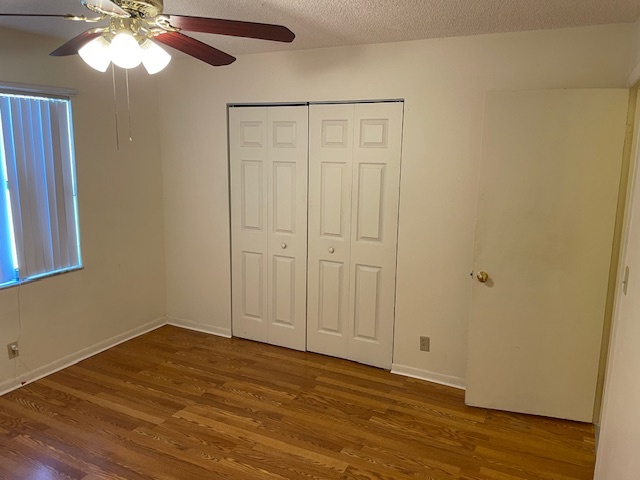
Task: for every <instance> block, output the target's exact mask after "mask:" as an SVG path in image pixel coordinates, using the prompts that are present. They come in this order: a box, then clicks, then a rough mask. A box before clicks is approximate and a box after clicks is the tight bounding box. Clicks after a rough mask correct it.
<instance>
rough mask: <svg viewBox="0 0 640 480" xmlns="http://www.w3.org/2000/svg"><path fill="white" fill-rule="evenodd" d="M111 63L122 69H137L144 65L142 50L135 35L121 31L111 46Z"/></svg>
mask: <svg viewBox="0 0 640 480" xmlns="http://www.w3.org/2000/svg"><path fill="white" fill-rule="evenodd" d="M109 53H110V54H111V61H112V62H113V63H114V64H116V65H117V66H118V67H120V68H127V69H128V68H135V67H137V66H138V65H140V63H142V50H141V49H140V45H138V41H137V40H136V39H135V37H134V36H133V33H131V32H129V31H128V30H121V31H120V32H118V33H117V34H116V36H115V37H113V40H111V45H110V46H109Z"/></svg>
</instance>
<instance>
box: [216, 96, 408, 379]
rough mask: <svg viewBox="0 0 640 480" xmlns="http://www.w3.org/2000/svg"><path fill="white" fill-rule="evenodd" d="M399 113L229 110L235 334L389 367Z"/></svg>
mask: <svg viewBox="0 0 640 480" xmlns="http://www.w3.org/2000/svg"><path fill="white" fill-rule="evenodd" d="M402 112H403V104H402V103H400V102H387V103H368V104H365V103H363V104H323V105H310V106H309V107H307V106H293V107H275V106H274V107H237V108H231V109H230V113H229V133H230V136H229V140H230V155H231V158H230V164H231V170H230V171H231V219H232V220H231V223H232V297H233V299H232V309H233V312H232V326H233V334H234V335H236V336H239V337H243V338H249V339H252V340H259V341H263V342H267V343H271V344H275V345H281V346H286V347H289V348H295V349H299V350H309V351H313V352H318V353H324V354H327V355H332V356H336V357H341V358H346V359H350V360H355V361H358V362H361V363H365V364H369V365H374V366H378V367H383V368H389V367H390V366H391V357H392V348H393V323H394V306H395V272H396V238H397V225H398V194H399V181H400V157H401V139H402V115H403V113H402ZM307 121H308V125H307ZM307 184H308V193H307ZM307 211H308V221H307ZM307 229H308V230H307Z"/></svg>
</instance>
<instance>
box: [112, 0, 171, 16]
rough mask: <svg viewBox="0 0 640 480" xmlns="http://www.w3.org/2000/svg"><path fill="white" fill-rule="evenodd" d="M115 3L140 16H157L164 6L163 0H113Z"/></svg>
mask: <svg viewBox="0 0 640 480" xmlns="http://www.w3.org/2000/svg"><path fill="white" fill-rule="evenodd" d="M113 3H115V4H116V5H118V6H120V7H122V8H123V9H125V10H126V11H127V12H129V13H131V14H132V15H134V16H138V17H155V16H156V15H160V14H161V13H162V10H163V8H164V5H163V0H113Z"/></svg>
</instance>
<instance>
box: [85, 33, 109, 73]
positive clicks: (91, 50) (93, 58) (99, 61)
mask: <svg viewBox="0 0 640 480" xmlns="http://www.w3.org/2000/svg"><path fill="white" fill-rule="evenodd" d="M78 54H80V58H82V60H84V61H85V62H86V64H87V65H89V66H90V67H91V68H95V69H96V70H98V71H99V72H106V71H107V68H109V64H110V63H111V54H110V52H109V42H108V41H107V40H106V39H105V38H104V37H98V38H96V39H94V40H91V41H90V42H89V43H87V44H86V45H85V46H84V47H82V48H81V49H80V50H78Z"/></svg>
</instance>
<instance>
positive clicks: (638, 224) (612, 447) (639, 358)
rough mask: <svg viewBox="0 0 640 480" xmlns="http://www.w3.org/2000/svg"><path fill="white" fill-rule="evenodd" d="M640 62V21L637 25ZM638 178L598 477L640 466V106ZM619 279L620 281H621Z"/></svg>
mask: <svg viewBox="0 0 640 480" xmlns="http://www.w3.org/2000/svg"><path fill="white" fill-rule="evenodd" d="M636 32H637V33H636V36H635V38H634V40H635V47H636V57H635V59H636V63H637V66H636V68H635V69H634V70H635V71H638V69H639V68H640V23H639V24H637V25H636ZM635 126H636V138H635V143H636V146H635V150H636V153H635V157H634V162H633V163H634V166H633V168H634V170H635V181H634V184H633V186H632V190H631V198H630V200H629V202H628V204H627V205H628V207H627V221H626V229H627V234H626V238H625V240H624V242H623V243H624V245H623V251H622V259H621V261H620V273H619V275H618V276H619V281H621V280H622V279H623V278H624V275H625V267H629V272H630V273H629V285H628V291H627V293H626V295H625V294H624V293H623V291H622V289H620V290H619V291H618V295H617V302H616V312H615V314H614V318H613V322H612V334H611V342H610V345H609V359H608V362H607V373H606V377H605V390H604V401H603V408H602V416H601V429H600V438H599V443H598V455H597V463H596V475H595V478H596V480H609V479H616V480H635V479H637V478H638V475H639V472H640V457H639V456H638V451H640V410H639V409H638V405H640V281H639V278H640V277H639V275H640V173H639V171H640V159H639V158H638V156H639V154H640V149H638V136H639V134H640V130H639V127H640V110H636V125H635ZM619 285H620V283H619Z"/></svg>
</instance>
